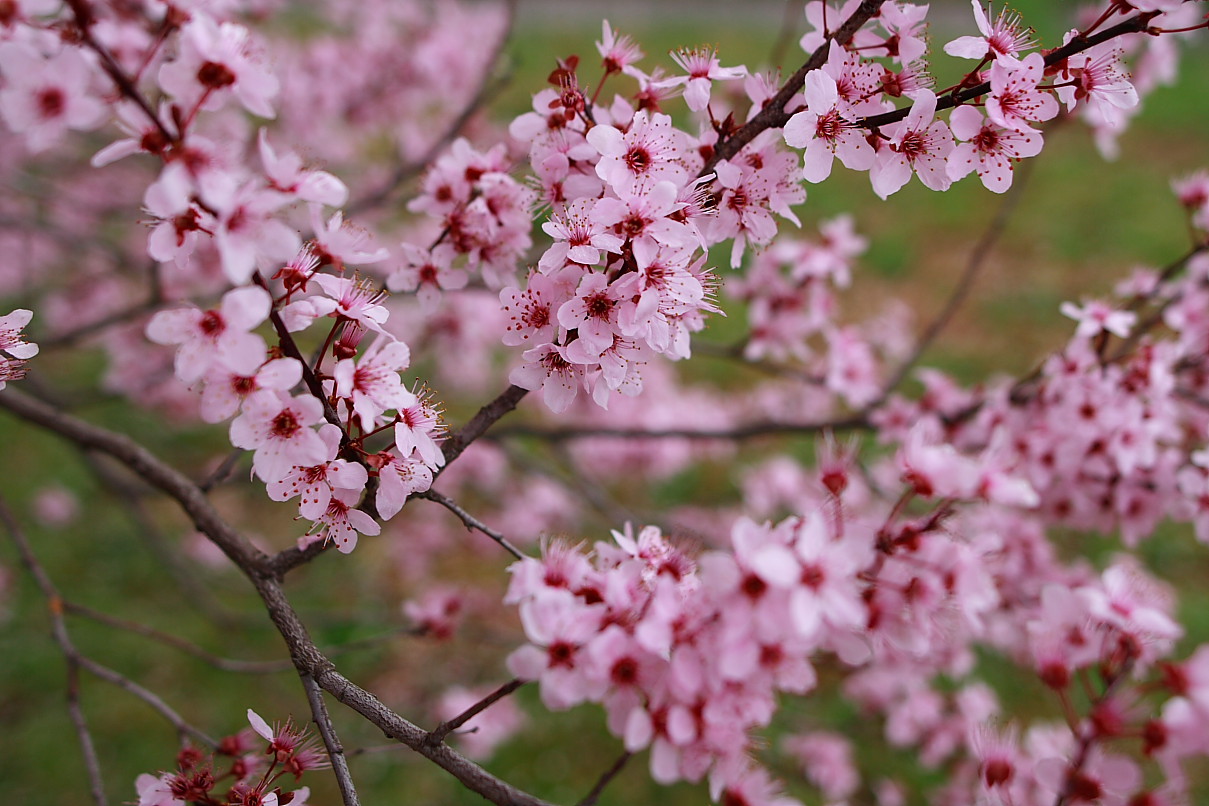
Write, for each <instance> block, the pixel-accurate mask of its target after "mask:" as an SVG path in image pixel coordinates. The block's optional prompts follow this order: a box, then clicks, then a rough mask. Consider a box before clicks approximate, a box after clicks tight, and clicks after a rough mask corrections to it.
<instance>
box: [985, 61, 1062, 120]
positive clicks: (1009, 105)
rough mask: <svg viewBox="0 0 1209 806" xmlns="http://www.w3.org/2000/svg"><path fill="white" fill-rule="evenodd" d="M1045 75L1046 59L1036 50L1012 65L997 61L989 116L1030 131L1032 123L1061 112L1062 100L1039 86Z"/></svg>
mask: <svg viewBox="0 0 1209 806" xmlns="http://www.w3.org/2000/svg"><path fill="white" fill-rule="evenodd" d="M1044 74H1045V59H1044V58H1042V56H1041V54H1040V53H1033V54H1031V55H1030V56H1029V57H1028V58H1026V59H1024V60H1023V61H1021V62H1020V63H1019V64H1012V65H1011V66H1010V67H1009V66H1005V65H1004V64H1001V63H999V62H996V63H995V64H994V65H992V66H991V94H990V97H988V98H987V102H986V111H987V117H989V118H990V119H991V120H993V121H994V122H995V123H997V124H999V125H1000V126H1002V127H1003V128H1005V129H1014V130H1016V131H1018V132H1025V133H1028V132H1029V131H1031V130H1032V128H1031V127H1030V126H1029V123H1040V122H1042V121H1046V120H1049V119H1050V118H1052V117H1054V116H1055V115H1057V114H1058V109H1059V106H1058V102H1057V101H1055V100H1054V96H1053V95H1051V94H1050V93H1048V92H1045V91H1043V90H1040V89H1038V88H1037V85H1038V84H1039V83H1040V82H1041V79H1042V77H1043V76H1044Z"/></svg>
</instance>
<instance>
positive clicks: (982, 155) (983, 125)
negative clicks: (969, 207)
mask: <svg viewBox="0 0 1209 806" xmlns="http://www.w3.org/2000/svg"><path fill="white" fill-rule="evenodd" d="M949 126H950V128H951V129H952V130H953V135H954V136H955V137H956V138H957V139H958V140H965V141H966V142H964V143H958V144H957V146H956V148H954V149H953V151H952V152H950V153H949V161H948V168H947V170H948V173H949V178H950V179H952V180H953V181H954V182H956V181H957V180H959V179H961V178H963V177H965V176H967V175H968V174H969V173H970V172H971V171H977V172H978V178H979V179H981V180H982V184H983V185H985V186H986V189H987V190H990V191H993V192H995V193H1003V192H1005V191H1006V190H1007V189H1008V188H1009V187H1011V186H1012V172H1013V163H1015V162H1017V161H1018V160H1021V159H1024V158H1025V157H1035V156H1037V155H1038V154H1040V153H1041V147H1042V145H1043V144H1044V142H1043V140H1042V137H1041V132H1039V131H1034V130H1032V129H1029V130H1027V131H1018V130H1015V129H1005V128H1003V127H1002V126H999V125H996V124H995V123H994V122H992V121H991V120H990V119H989V118H988V119H984V118H983V117H982V114H981V113H980V112H979V111H978V110H977V109H975V108H973V107H971V106H959V107H958V108H956V109H954V110H953V113H952V114H951V115H950V116H949Z"/></svg>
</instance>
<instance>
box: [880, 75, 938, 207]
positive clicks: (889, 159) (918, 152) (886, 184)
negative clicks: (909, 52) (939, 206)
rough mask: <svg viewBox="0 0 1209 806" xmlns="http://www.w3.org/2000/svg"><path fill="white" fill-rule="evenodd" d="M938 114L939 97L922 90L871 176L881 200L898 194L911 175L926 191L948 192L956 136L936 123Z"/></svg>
mask: <svg viewBox="0 0 1209 806" xmlns="http://www.w3.org/2000/svg"><path fill="white" fill-rule="evenodd" d="M935 114H936V95H935V94H934V93H932V91H931V90H921V91H920V92H919V94H918V95H916V97H915V103H914V104H912V106H911V111H910V112H909V113H908V115H907V118H906V120H904V121H903V122H902V123H901V124H899V126H898V129H897V133H896V134H895V135H894V137H893V138H892V139H891V140H890V144H889V146H888V147H884V148H882V149H881V150H880V151H878V154H877V159H876V161H875V162H874V164H873V169H872V171H871V172H870V174H869V179H870V181H871V182H872V184H873V192H874V193H876V194H877V195H878V196H880V197H882V198H883V199H885V198H887V197H889V196H890V194H891V193H894V192H896V191H898V190H899V189H900V188H902V187H903V185H905V184H907V182H909V181H910V179H911V173H912V171H914V172H915V174H916V175H917V176H919V181H920V182H922V183H923V184H924V186H925V187H928V188H931V189H932V190H945V189H946V188H948V186H949V184H950V182H951V180H950V179H949V176H948V174H947V173H946V170H945V160H946V159H947V157H948V155H949V152H950V151H952V150H953V134H952V132H950V131H949V127H948V126H946V125H945V124H944V122H943V121H940V120H934V119H933V118H934V116H935Z"/></svg>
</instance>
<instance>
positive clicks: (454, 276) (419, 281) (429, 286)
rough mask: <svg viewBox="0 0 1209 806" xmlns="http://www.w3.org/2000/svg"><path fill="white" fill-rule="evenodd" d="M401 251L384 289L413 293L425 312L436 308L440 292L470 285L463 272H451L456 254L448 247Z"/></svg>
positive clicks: (410, 246) (406, 246)
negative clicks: (401, 255) (398, 260)
mask: <svg viewBox="0 0 1209 806" xmlns="http://www.w3.org/2000/svg"><path fill="white" fill-rule="evenodd" d="M402 249H403V263H402V264H401V265H400V266H399V267H398V268H396V269H395V270H394V271H393V272H391V274H390V276H389V277H387V278H386V287H387V288H388V289H390V290H391V291H405V292H411V291H414V292H415V293H416V297H417V298H418V299H419V300H420V304H421V305H423V306H424V308H425V309H426V310H432V309H434V308H435V307H436V306H437V303H438V302H439V300H440V298H441V292H442V291H457V290H458V289H461V288H465V287H466V284H467V283H468V282H469V281H470V275H469V274H468V273H467V272H466V271H465V270H464V269H455V268H453V259H454V256H455V253H454V250H453V247H451V246H449V245H448V244H440V245H438V246H436V247H435V248H433V249H421V248H420V247H418V246H413V245H412V244H409V243H404V244H402ZM501 293H502V292H501Z"/></svg>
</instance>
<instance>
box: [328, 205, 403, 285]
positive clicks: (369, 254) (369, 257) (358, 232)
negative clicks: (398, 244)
mask: <svg viewBox="0 0 1209 806" xmlns="http://www.w3.org/2000/svg"><path fill="white" fill-rule="evenodd" d="M322 210H323V208H322V206H321V205H320V204H318V203H312V204H311V228H312V229H313V230H314V232H315V236H314V238H313V239H312V242H311V249H312V250H313V251H314V253H315V255H316V256H318V257H319V265H321V266H331V267H332V268H333V269H334V270H335V271H337V272H340V273H343V272H344V271H345V270H346V269H347V268H348V267H349V266H350V265H353V266H363V265H367V264H370V263H381V262H382V261H383V260H386V259H387V258H388V257H390V252H389V251H388V250H387V249H386V248H384V247H380V248H377V249H374V248H373V238H372V237H371V236H370V234H369V233H368V232H366V231H365V230H363V229H361V228H359V227H357V226H356V225H354V224H352V223H351V222H348V221H345V220H344V213H342V212H340V211H338V210H337V211H336V212H335V213H332V216H331V218H329V219H328V220H327V222H326V223H325V222H324V221H323V217H322Z"/></svg>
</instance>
